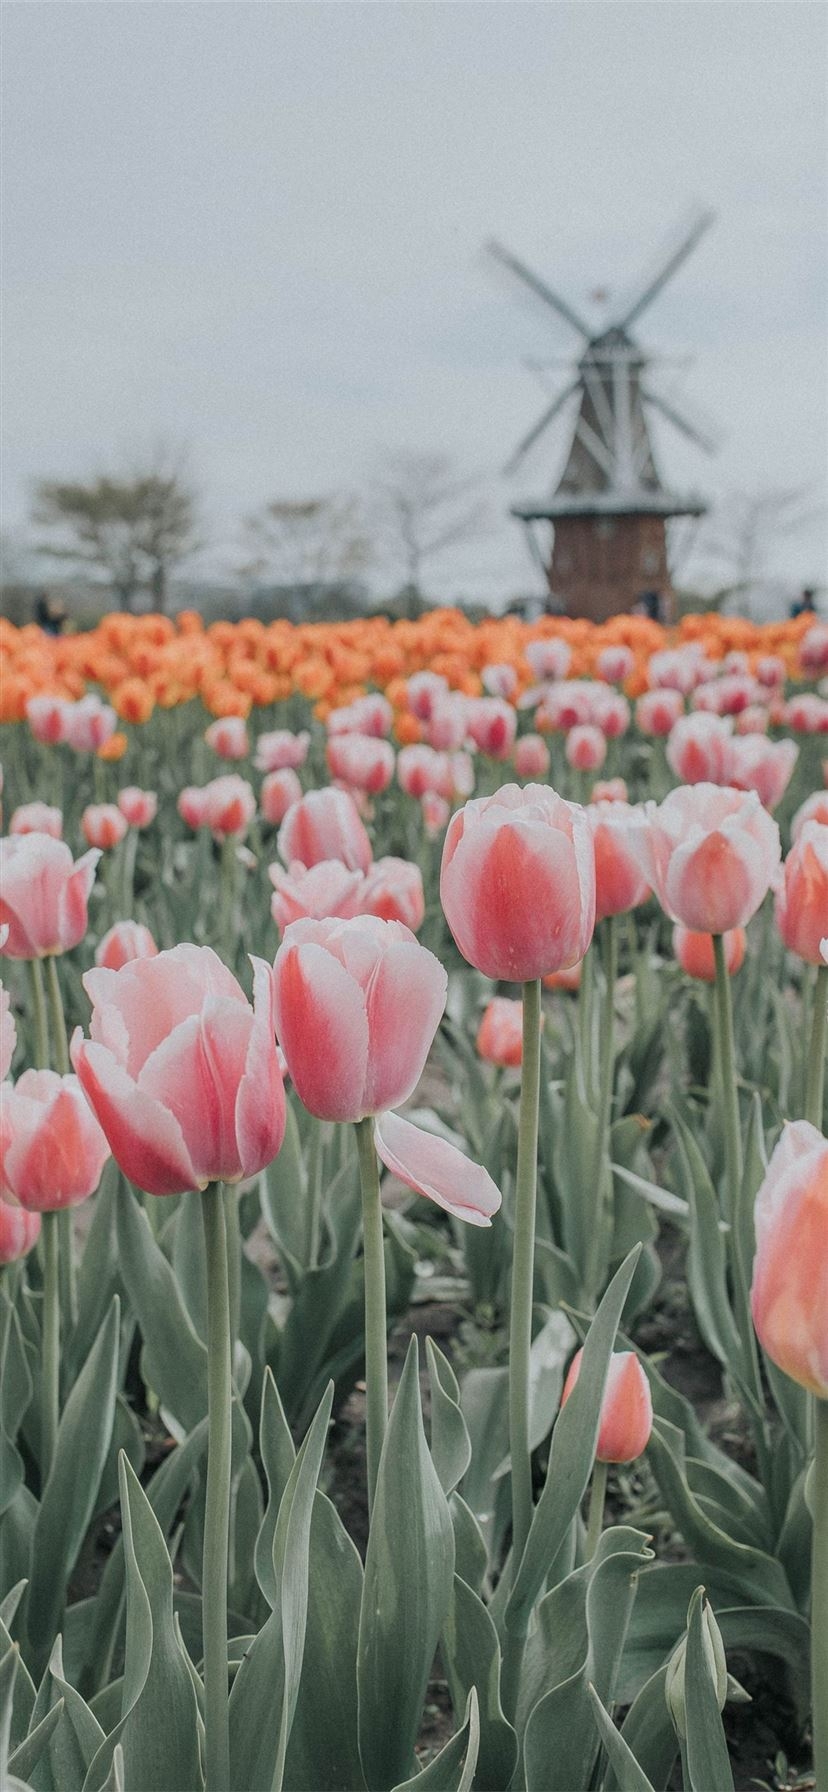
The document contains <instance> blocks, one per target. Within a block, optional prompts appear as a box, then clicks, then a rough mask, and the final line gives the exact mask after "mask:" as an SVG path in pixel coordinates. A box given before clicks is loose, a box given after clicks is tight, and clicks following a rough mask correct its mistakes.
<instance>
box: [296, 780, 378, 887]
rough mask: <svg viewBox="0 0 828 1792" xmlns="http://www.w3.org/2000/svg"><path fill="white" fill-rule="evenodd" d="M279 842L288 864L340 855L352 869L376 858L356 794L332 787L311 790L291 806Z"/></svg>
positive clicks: (365, 867) (360, 868)
mask: <svg viewBox="0 0 828 1792" xmlns="http://www.w3.org/2000/svg"><path fill="white" fill-rule="evenodd" d="M277 846H278V849H279V856H280V858H281V859H282V860H283V861H284V863H285V864H286V865H292V864H293V862H294V860H296V859H298V860H299V861H300V863H301V864H303V865H308V866H310V865H318V864H319V862H320V860H321V859H341V861H342V864H343V865H347V866H348V868H349V870H351V871H367V870H368V866H369V865H370V863H371V860H372V858H373V853H372V851H371V842H370V840H369V838H368V835H367V834H366V832H365V828H364V826H363V824H362V822H361V820H360V818H359V814H358V811H357V807H356V804H355V803H354V800H353V798H352V797H350V796H348V794H347V793H346V792H345V791H344V790H333V789H331V788H330V787H328V788H327V789H323V790H310V791H308V793H307V795H306V796H303V797H302V798H301V800H300V801H299V802H298V803H294V805H293V808H292V809H288V812H287V815H286V816H285V819H284V821H283V822H282V825H281V827H280V829H279V836H278V840H277Z"/></svg>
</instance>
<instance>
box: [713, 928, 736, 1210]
mask: <svg viewBox="0 0 828 1792" xmlns="http://www.w3.org/2000/svg"><path fill="white" fill-rule="evenodd" d="M713 955H714V958H715V961H716V1032H717V1044H718V1060H719V1075H720V1077H721V1083H720V1089H721V1097H722V1118H723V1120H724V1143H725V1198H724V1210H725V1219H727V1220H728V1221H729V1222H730V1223H731V1225H732V1223H733V1215H734V1212H735V1209H736V1204H737V1202H738V1199H739V1190H740V1188H741V1185H742V1136H741V1132H740V1130H739V1096H738V1092H737V1089H736V1053H735V1050H734V1045H733V1008H732V1005H731V1000H730V977H729V975H728V970H727V960H726V958H725V943H724V935H723V934H721V933H714V935H713Z"/></svg>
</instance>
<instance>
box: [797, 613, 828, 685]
mask: <svg viewBox="0 0 828 1792" xmlns="http://www.w3.org/2000/svg"><path fill="white" fill-rule="evenodd" d="M799 659H800V664H801V666H802V669H803V671H804V672H813V673H814V674H815V675H816V676H818V675H819V673H820V672H828V622H814V623H812V625H811V627H810V628H809V629H808V632H807V634H805V635H803V637H802V640H801V641H800V643H799Z"/></svg>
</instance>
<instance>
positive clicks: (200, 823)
mask: <svg viewBox="0 0 828 1792" xmlns="http://www.w3.org/2000/svg"><path fill="white" fill-rule="evenodd" d="M178 813H179V815H180V816H181V819H182V821H186V823H187V826H188V827H191V828H210V829H211V831H212V832H213V833H214V834H217V835H218V836H219V837H220V838H221V837H222V836H224V835H226V834H244V833H246V831H247V829H248V827H249V826H250V823H251V821H252V820H253V817H254V815H255V813H256V798H255V795H254V793H253V789H252V786H251V785H250V784H248V783H247V780H246V779H245V778H241V777H239V774H238V772H227V773H226V774H225V776H224V777H223V778H213V779H212V781H211V782H210V783H209V784H204V785H202V786H201V788H200V789H199V788H198V787H197V786H193V785H188V787H187V789H186V790H182V791H181V793H180V796H179V798H178Z"/></svg>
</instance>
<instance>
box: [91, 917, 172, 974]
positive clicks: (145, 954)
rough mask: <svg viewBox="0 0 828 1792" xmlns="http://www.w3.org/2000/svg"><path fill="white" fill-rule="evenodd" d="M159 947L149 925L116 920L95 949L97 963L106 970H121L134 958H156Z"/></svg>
mask: <svg viewBox="0 0 828 1792" xmlns="http://www.w3.org/2000/svg"><path fill="white" fill-rule="evenodd" d="M157 956H158V947H157V946H156V944H155V941H154V939H153V937H152V934H151V933H150V930H149V928H148V927H144V926H143V925H142V923H141V922H140V921H116V922H115V926H114V927H110V929H109V932H108V933H105V934H104V936H103V939H102V940H100V941H99V942H98V945H97V947H96V949H95V963H96V964H97V965H102V966H103V968H104V970H106V971H119V970H120V969H121V966H122V965H124V964H131V963H132V960H133V959H134V958H156V957H157Z"/></svg>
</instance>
